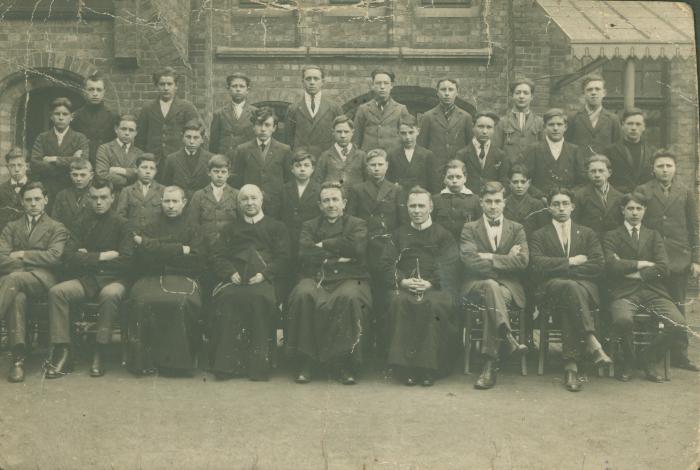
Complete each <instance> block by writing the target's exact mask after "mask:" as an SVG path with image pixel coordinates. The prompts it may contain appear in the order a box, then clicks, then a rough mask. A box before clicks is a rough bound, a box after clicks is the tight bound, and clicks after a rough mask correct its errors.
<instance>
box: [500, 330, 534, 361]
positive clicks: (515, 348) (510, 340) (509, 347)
mask: <svg viewBox="0 0 700 470" xmlns="http://www.w3.org/2000/svg"><path fill="white" fill-rule="evenodd" d="M505 341H506V352H507V353H508V355H511V354H527V350H528V348H527V345H525V344H520V343H518V341H517V340H516V339H515V337H514V336H513V335H512V334H511V333H510V332H508V333H506V338H505Z"/></svg>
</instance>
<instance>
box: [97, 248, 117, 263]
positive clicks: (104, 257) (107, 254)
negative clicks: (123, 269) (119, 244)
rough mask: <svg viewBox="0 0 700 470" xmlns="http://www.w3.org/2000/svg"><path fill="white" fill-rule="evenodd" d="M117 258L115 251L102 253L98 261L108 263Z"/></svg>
mask: <svg viewBox="0 0 700 470" xmlns="http://www.w3.org/2000/svg"><path fill="white" fill-rule="evenodd" d="M117 258H119V252H118V251H116V250H111V251H103V252H102V253H100V256H99V260H100V261H110V260H113V259H117Z"/></svg>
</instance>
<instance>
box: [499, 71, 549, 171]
mask: <svg viewBox="0 0 700 470" xmlns="http://www.w3.org/2000/svg"><path fill="white" fill-rule="evenodd" d="M510 94H511V99H512V101H513V108H512V109H511V110H510V111H509V112H508V113H506V115H505V116H503V117H502V118H501V119H500V120H499V121H498V124H497V125H496V129H495V132H494V135H493V142H494V145H495V146H496V148H499V149H501V150H503V151H504V152H505V153H506V157H508V160H509V161H510V162H511V163H515V162H517V161H518V160H520V159H521V157H522V154H523V152H524V151H525V149H526V148H527V147H529V146H530V145H533V144H536V143H537V142H540V141H541V140H542V131H543V130H544V121H543V120H542V117H541V116H538V115H537V114H535V113H534V112H533V111H532V110H531V109H530V105H531V104H532V98H533V96H534V95H535V83H534V82H533V81H532V80H530V79H529V78H524V77H523V78H518V79H516V80H515V81H514V82H513V83H511V84H510Z"/></svg>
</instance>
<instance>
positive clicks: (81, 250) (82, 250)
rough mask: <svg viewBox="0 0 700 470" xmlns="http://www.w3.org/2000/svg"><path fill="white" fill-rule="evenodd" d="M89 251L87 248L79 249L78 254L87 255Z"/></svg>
mask: <svg viewBox="0 0 700 470" xmlns="http://www.w3.org/2000/svg"><path fill="white" fill-rule="evenodd" d="M87 252H88V251H87V250H86V249H85V248H78V253H87Z"/></svg>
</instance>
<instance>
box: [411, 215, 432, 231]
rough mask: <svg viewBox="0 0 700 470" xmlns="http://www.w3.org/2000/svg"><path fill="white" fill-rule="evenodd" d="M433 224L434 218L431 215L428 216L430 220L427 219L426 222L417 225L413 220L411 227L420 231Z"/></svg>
mask: <svg viewBox="0 0 700 470" xmlns="http://www.w3.org/2000/svg"><path fill="white" fill-rule="evenodd" d="M431 225H433V219H432V217H430V216H428V220H426V221H425V222H423V223H422V224H420V225H416V224H415V223H413V222H411V227H413V228H414V229H416V230H418V231H419V232H422V231H423V230H425V229H427V228H430V226H431Z"/></svg>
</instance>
